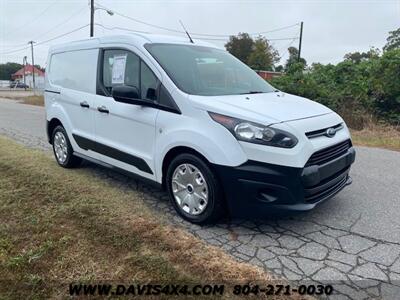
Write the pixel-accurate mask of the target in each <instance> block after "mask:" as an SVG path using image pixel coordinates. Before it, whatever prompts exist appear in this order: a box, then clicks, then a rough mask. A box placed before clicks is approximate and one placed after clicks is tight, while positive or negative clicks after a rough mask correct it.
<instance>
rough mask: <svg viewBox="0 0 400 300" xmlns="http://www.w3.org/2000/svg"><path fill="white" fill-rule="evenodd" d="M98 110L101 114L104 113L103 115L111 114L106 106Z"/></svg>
mask: <svg viewBox="0 0 400 300" xmlns="http://www.w3.org/2000/svg"><path fill="white" fill-rule="evenodd" d="M97 110H98V111H99V112H101V113H103V114H108V113H109V112H110V111H109V110H108V109H107V107H105V106H104V105H102V106H99V107H98V108H97Z"/></svg>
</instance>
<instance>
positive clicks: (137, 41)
mask: <svg viewBox="0 0 400 300" xmlns="http://www.w3.org/2000/svg"><path fill="white" fill-rule="evenodd" d="M193 41H194V44H192V43H191V42H190V41H189V38H188V37H186V36H174V35H160V34H145V33H132V34H120V35H106V36H102V37H96V38H89V39H84V40H78V41H73V42H68V43H63V44H59V45H54V46H51V47H50V49H49V52H57V51H68V50H78V49H88V48H96V47H101V45H102V44H110V43H111V44H117V43H118V44H131V45H134V46H136V47H142V46H143V45H144V44H147V43H170V44H183V45H195V46H196V45H197V46H206V47H212V48H219V47H217V46H215V45H213V44H211V43H208V42H204V41H201V40H197V39H193Z"/></svg>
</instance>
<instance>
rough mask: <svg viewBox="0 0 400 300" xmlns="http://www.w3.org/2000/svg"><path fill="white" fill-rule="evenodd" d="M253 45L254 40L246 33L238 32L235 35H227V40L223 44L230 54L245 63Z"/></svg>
mask: <svg viewBox="0 0 400 300" xmlns="http://www.w3.org/2000/svg"><path fill="white" fill-rule="evenodd" d="M253 45H254V41H253V39H252V38H251V37H250V35H249V34H248V33H239V34H238V35H237V36H230V37H229V42H227V43H226V44H225V48H226V50H227V51H228V52H229V53H230V54H232V55H233V56H235V57H236V58H238V59H240V60H241V61H242V62H244V63H245V64H247V63H248V59H249V56H250V54H251V52H252V51H253Z"/></svg>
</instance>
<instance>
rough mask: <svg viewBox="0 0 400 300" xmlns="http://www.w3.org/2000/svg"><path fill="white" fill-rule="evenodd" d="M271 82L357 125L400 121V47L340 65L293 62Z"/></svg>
mask: <svg viewBox="0 0 400 300" xmlns="http://www.w3.org/2000/svg"><path fill="white" fill-rule="evenodd" d="M271 83H272V85H274V86H275V87H277V88H278V89H280V90H282V91H285V92H287V93H290V94H295V95H299V96H303V97H306V98H310V99H312V100H315V101H318V102H320V103H322V104H324V105H326V106H328V107H330V108H331V109H333V110H335V111H337V112H339V113H340V114H341V115H342V116H343V117H344V118H345V119H346V121H347V122H348V123H349V126H351V127H353V128H356V129H361V128H363V127H364V126H365V124H366V123H367V122H370V121H371V118H376V119H380V120H384V121H385V122H388V123H391V124H395V125H398V124H399V123H400V49H394V50H390V51H386V52H384V54H383V55H381V56H379V55H378V54H375V55H371V56H370V57H368V58H366V59H363V60H358V61H353V60H350V59H346V60H344V61H342V62H340V63H339V64H337V65H332V64H328V65H322V64H313V65H312V66H311V67H310V68H308V69H306V70H304V65H303V64H301V63H298V64H293V65H291V66H290V68H289V69H288V71H287V73H286V74H285V75H284V76H281V77H275V78H274V79H272V80H271Z"/></svg>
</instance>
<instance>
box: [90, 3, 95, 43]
mask: <svg viewBox="0 0 400 300" xmlns="http://www.w3.org/2000/svg"><path fill="white" fill-rule="evenodd" d="M93 35H94V0H90V37H92V36H93Z"/></svg>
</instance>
